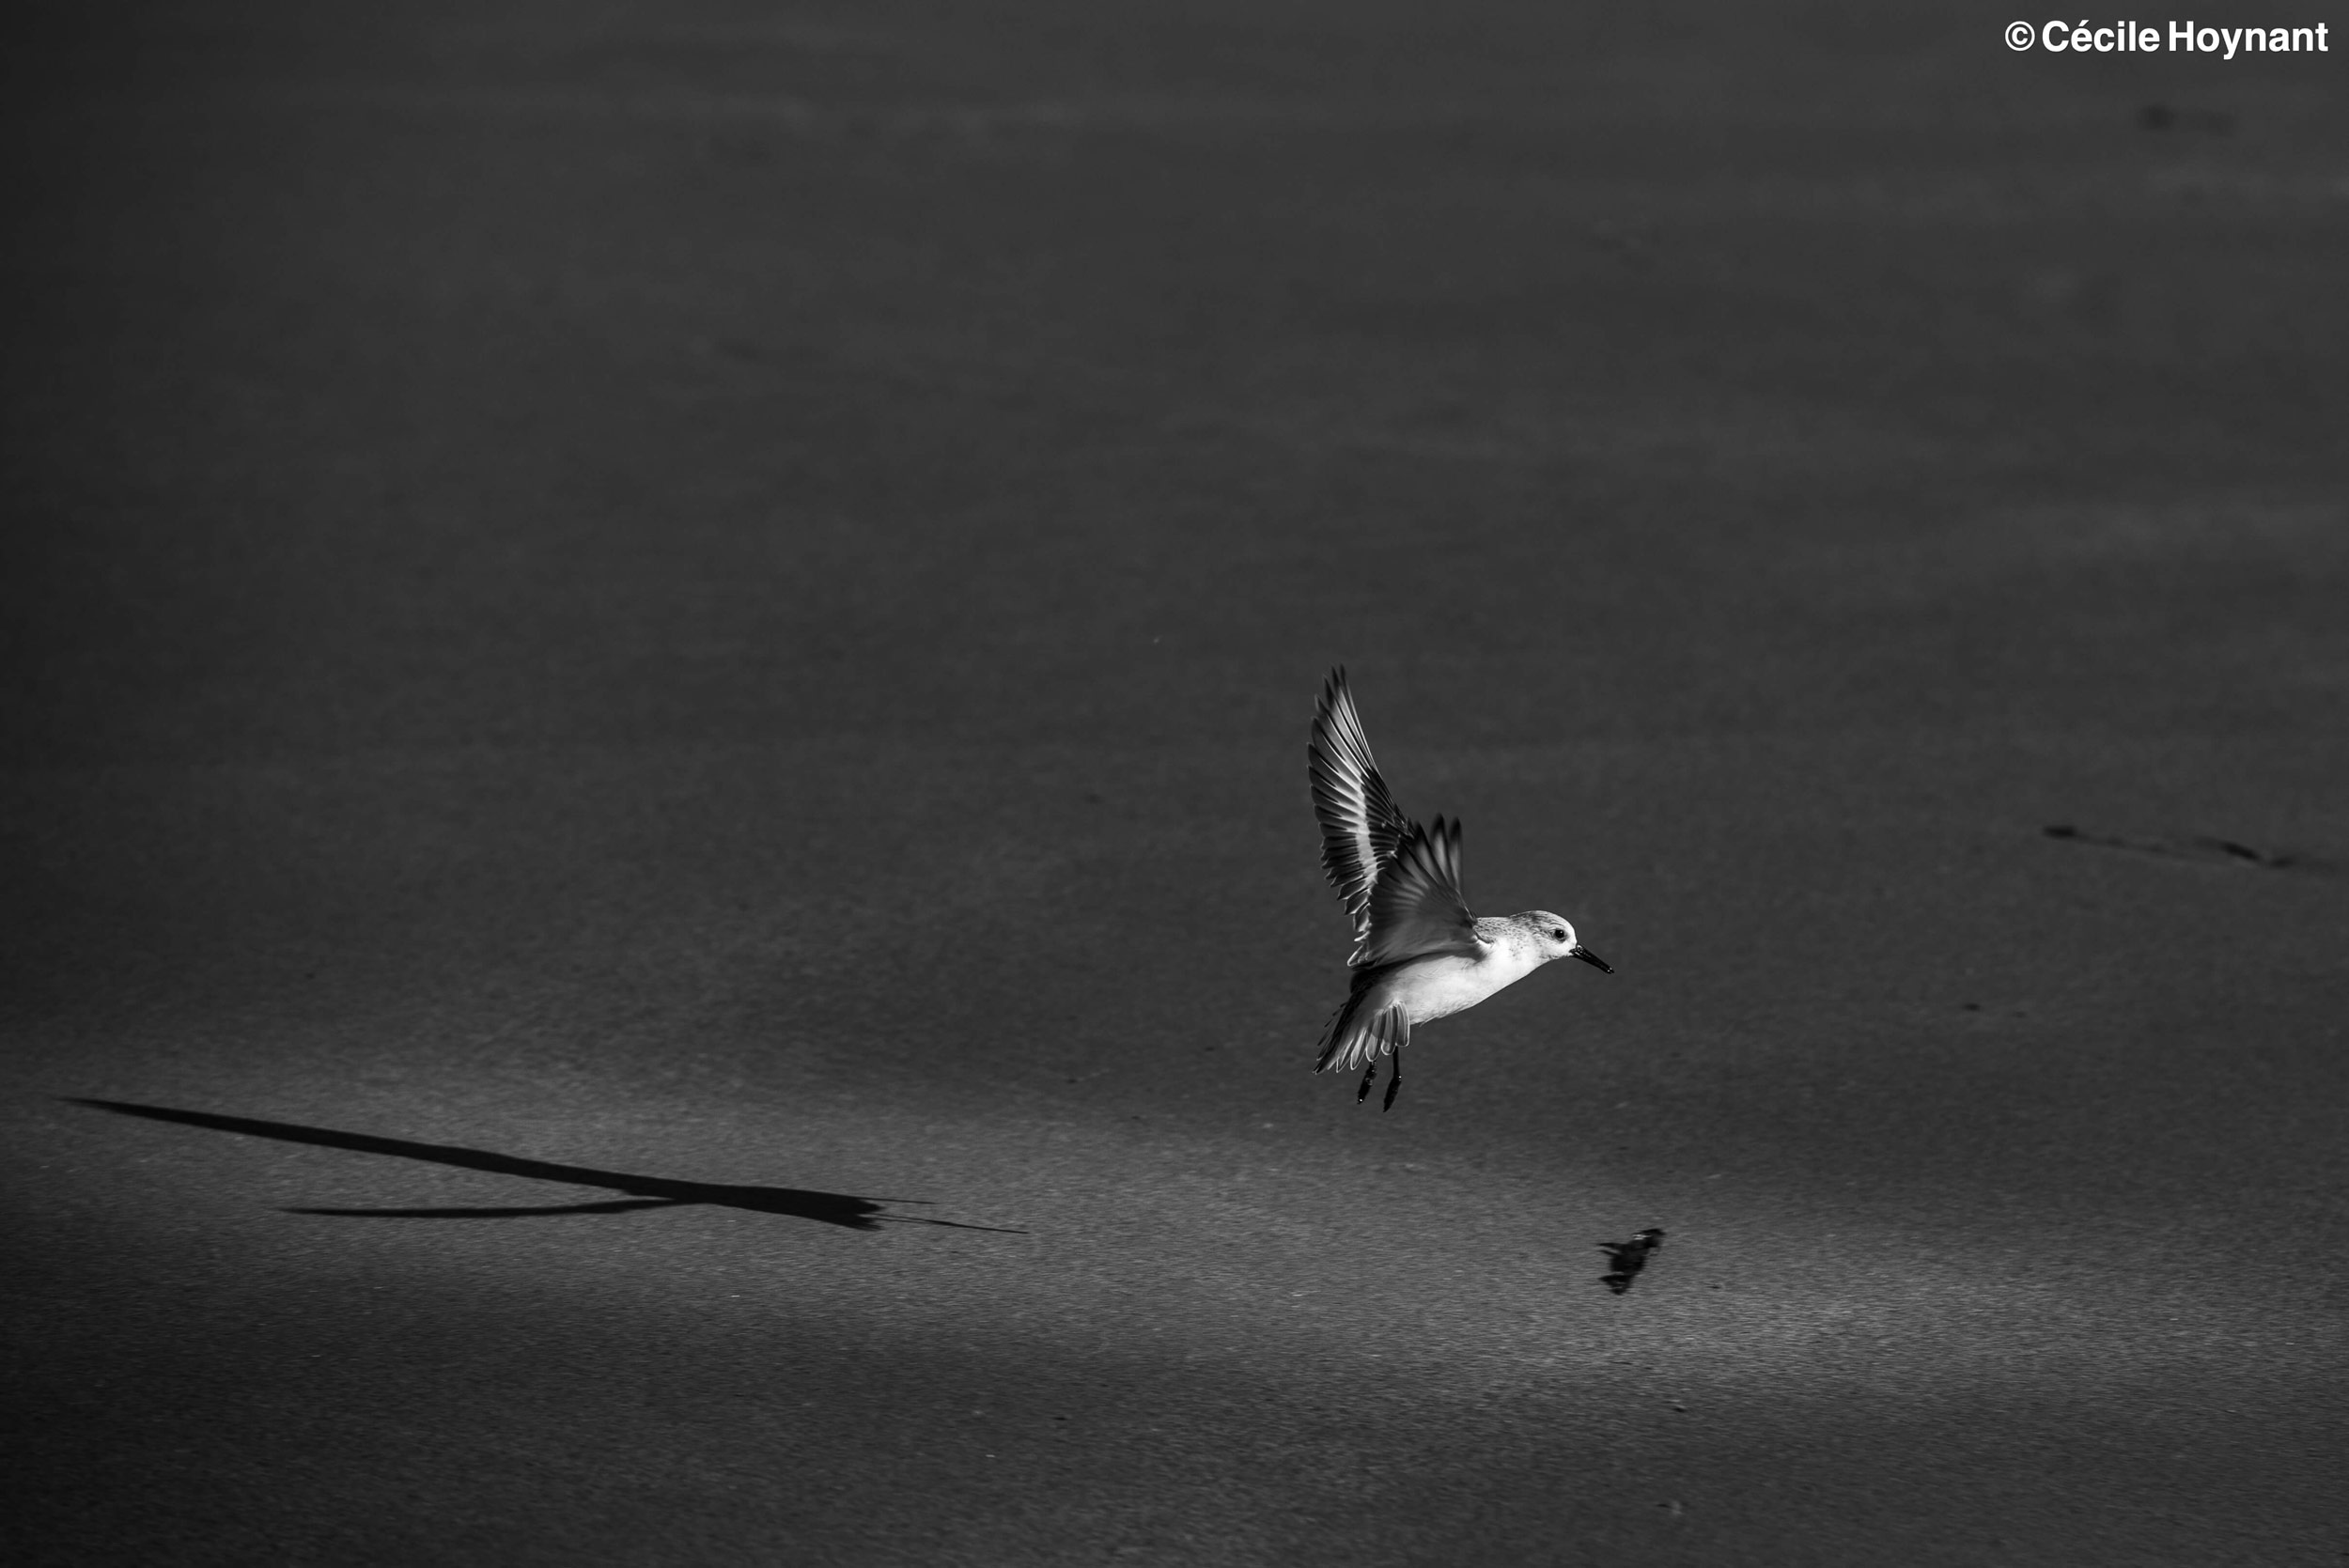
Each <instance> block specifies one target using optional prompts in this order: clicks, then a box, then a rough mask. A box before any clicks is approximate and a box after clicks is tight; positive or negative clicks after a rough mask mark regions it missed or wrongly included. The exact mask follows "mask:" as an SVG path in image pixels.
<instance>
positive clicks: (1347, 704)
mask: <svg viewBox="0 0 2349 1568" xmlns="http://www.w3.org/2000/svg"><path fill="white" fill-rule="evenodd" d="M1306 754H1307V757H1308V760H1309V761H1310V763H1311V766H1312V773H1313V787H1314V815H1315V818H1317V819H1318V820H1319V822H1320V824H1321V868H1322V870H1323V872H1324V873H1325V874H1327V876H1328V877H1329V878H1330V886H1331V887H1333V888H1335V889H1337V891H1338V897H1339V898H1341V899H1342V900H1344V901H1345V904H1346V913H1347V914H1348V915H1349V916H1351V917H1352V918H1353V921H1354V953H1353V955H1352V956H1351V957H1350V958H1348V959H1347V960H1346V961H1347V962H1348V963H1349V964H1350V965H1352V966H1353V969H1354V975H1353V981H1354V983H1353V986H1352V988H1351V990H1350V991H1349V993H1348V995H1347V996H1346V1004H1345V1005H1344V1006H1343V1007H1340V1008H1339V1009H1338V1011H1337V1013H1336V1015H1335V1016H1334V1017H1332V1018H1331V1019H1330V1032H1329V1033H1328V1034H1327V1035H1326V1036H1325V1037H1324V1039H1323V1041H1322V1048H1321V1059H1320V1060H1319V1061H1318V1062H1317V1063H1315V1071H1316V1072H1319V1071H1322V1070H1324V1069H1327V1068H1331V1067H1335V1068H1339V1069H1341V1070H1345V1069H1351V1068H1355V1067H1367V1068H1368V1070H1369V1071H1368V1075H1367V1076H1365V1077H1364V1079H1363V1080H1362V1090H1361V1093H1362V1094H1363V1095H1367V1094H1369V1092H1370V1083H1371V1079H1372V1078H1375V1077H1376V1076H1377V1071H1378V1060H1379V1058H1381V1057H1383V1056H1386V1055H1389V1054H1391V1053H1392V1054H1395V1055H1396V1074H1397V1076H1396V1078H1395V1079H1394V1080H1392V1081H1391V1082H1390V1083H1389V1084H1388V1086H1387V1104H1388V1105H1390V1106H1392V1104H1393V1103H1394V1092H1395V1088H1396V1086H1397V1084H1399V1083H1400V1081H1401V1078H1400V1074H1401V1057H1400V1054H1399V1053H1400V1052H1401V1050H1402V1049H1403V1048H1404V1047H1405V1046H1406V1045H1408V1044H1409V1043H1410V1038H1411V1026H1412V1025H1414V1024H1422V1023H1426V1022H1428V1021H1430V1020H1432V1019H1435V1018H1440V1017H1446V1016H1447V1015H1449V1014H1453V1013H1457V1012H1459V1011H1460V1010H1461V1009H1462V1008H1465V1007H1473V1006H1475V1005H1476V1004H1477V1003H1478V1002H1480V1001H1484V1000H1485V999H1486V997H1488V996H1490V995H1492V994H1493V993H1494V992H1495V991H1498V990H1500V989H1501V987H1502V986H1507V985H1509V984H1511V983H1512V982H1514V981H1517V980H1520V979H1522V978H1524V977H1525V976H1526V975H1528V974H1531V973H1532V971H1533V970H1537V969H1539V968H1540V967H1541V966H1542V965H1544V964H1546V963H1548V962H1549V961H1550V960H1551V959H1553V958H1579V959H1582V960H1583V961H1584V962H1586V963H1590V964H1595V965H1596V966H1597V967H1598V968H1600V969H1602V970H1607V972H1608V973H1610V974H1612V973H1613V972H1614V970H1611V969H1610V968H1609V967H1608V965H1607V964H1606V962H1605V961H1604V960H1602V959H1601V958H1600V957H1599V956H1598V955H1596V954H1595V953H1593V952H1592V951H1591V950H1590V949H1589V948H1587V947H1584V946H1583V945H1582V944H1581V943H1580V942H1579V941H1578V940H1577V939H1575V934H1574V927H1573V926H1572V925H1571V924H1567V923H1566V922H1565V921H1564V920H1563V919H1562V918H1560V917H1559V916H1557V915H1553V914H1550V913H1549V912H1548V911H1547V910H1543V909H1532V910H1528V911H1527V912H1525V913H1524V914H1517V915H1507V916H1501V917H1497V918H1491V919H1486V920H1479V919H1477V918H1476V916H1475V915H1473V914H1471V913H1470V911H1469V907H1468V900H1467V899H1466V898H1465V897H1463V896H1462V895H1461V893H1460V825H1459V824H1458V823H1456V822H1447V821H1445V820H1444V819H1443V818H1442V817H1440V816H1439V817H1437V818H1436V819H1435V821H1434V823H1433V825H1432V826H1430V827H1426V828H1422V827H1421V826H1420V825H1419V824H1418V823H1416V822H1413V821H1412V820H1410V819H1409V818H1408V817H1407V816H1405V815H1403V813H1402V812H1401V811H1399V810H1398V809H1396V807H1395V803H1394V797H1393V796H1392V795H1390V794H1389V793H1388V792H1387V784H1386V781H1385V780H1384V779H1382V778H1380V777H1379V776H1378V765H1377V763H1376V762H1374V761H1373V760H1371V754H1370V741H1369V739H1368V738H1367V737H1364V736H1363V734H1362V721H1361V714H1359V713H1357V712H1356V711H1355V708H1354V695H1353V692H1352V691H1349V690H1348V689H1347V687H1346V671H1345V670H1344V669H1337V670H1332V671H1331V672H1330V678H1329V680H1328V681H1327V682H1326V683H1324V684H1323V686H1322V689H1321V701H1320V703H1319V704H1318V705H1317V706H1316V707H1315V712H1314V730H1313V740H1312V742H1311V744H1310V745H1309V746H1308V747H1307V748H1306ZM1357 1097H1358V1098H1359V1097H1360V1096H1357Z"/></svg>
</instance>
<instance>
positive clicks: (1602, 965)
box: [1566, 942, 1615, 974]
mask: <svg viewBox="0 0 2349 1568" xmlns="http://www.w3.org/2000/svg"><path fill="white" fill-rule="evenodd" d="M1566 956H1567V957H1569V958H1579V959H1581V960H1582V961H1583V962H1584V963H1586V964H1588V965H1590V966H1591V967H1592V968H1593V969H1595V970H1598V971H1599V972H1600V973H1601V974H1612V973H1614V972H1615V966H1614V965H1612V964H1610V963H1609V962H1608V961H1607V960H1606V959H1604V958H1602V957H1600V956H1599V955H1597V954H1595V953H1593V952H1592V951H1591V950H1590V949H1589V948H1587V947H1584V946H1583V945H1582V944H1581V943H1580V942H1577V943H1575V944H1574V945H1573V946H1572V947H1570V948H1568V949H1566Z"/></svg>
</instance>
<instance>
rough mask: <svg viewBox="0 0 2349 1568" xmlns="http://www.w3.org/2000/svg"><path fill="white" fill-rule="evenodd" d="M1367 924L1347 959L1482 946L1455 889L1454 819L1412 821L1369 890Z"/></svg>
mask: <svg viewBox="0 0 2349 1568" xmlns="http://www.w3.org/2000/svg"><path fill="white" fill-rule="evenodd" d="M1367 912H1368V915H1369V926H1368V929H1367V930H1366V931H1364V932H1363V934H1362V938H1361V945H1360V946H1359V947H1357V948H1356V949H1355V952H1354V956H1353V957H1352V958H1351V959H1350V960H1348V962H1351V963H1354V964H1357V965H1368V964H1395V963H1400V962H1402V961H1403V960H1404V959H1406V958H1417V957H1422V956H1423V955H1428V954H1433V953H1456V954H1460V955H1464V956H1470V957H1472V956H1474V955H1477V954H1480V953H1482V952H1484V950H1485V944H1484V943H1483V942H1482V941H1481V940H1479V939H1477V935H1476V917H1475V916H1474V915H1472V914H1470V913H1469V908H1468V902H1467V900H1466V899H1464V898H1463V897H1461V895H1460V825H1459V824H1458V823H1457V822H1446V821H1445V820H1444V819H1443V818H1442V817H1440V816H1439V817H1438V818H1436V820H1435V823H1434V825H1433V826H1432V827H1428V828H1420V827H1418V826H1416V825H1414V826H1413V827H1412V828H1411V831H1409V833H1408V835H1406V837H1405V838H1404V840H1403V843H1402V846H1401V847H1399V848H1397V849H1396V850H1395V854H1394V859H1393V860H1392V861H1391V862H1388V864H1387V868H1386V870H1385V871H1383V872H1381V873H1380V874H1379V877H1378V885H1377V887H1375V888H1373V889H1372V890H1371V893H1370V907H1369V909H1368V911H1367Z"/></svg>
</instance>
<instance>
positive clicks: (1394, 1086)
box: [1358, 1047, 1403, 1116]
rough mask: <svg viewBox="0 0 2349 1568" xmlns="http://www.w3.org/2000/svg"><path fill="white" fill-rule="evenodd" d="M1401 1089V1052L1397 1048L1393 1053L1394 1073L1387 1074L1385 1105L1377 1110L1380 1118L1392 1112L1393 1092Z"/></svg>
mask: <svg viewBox="0 0 2349 1568" xmlns="http://www.w3.org/2000/svg"><path fill="white" fill-rule="evenodd" d="M1364 1087H1365V1088H1367V1087H1368V1085H1364ZM1402 1087H1403V1051H1402V1049H1401V1048H1399V1047H1398V1048H1396V1050H1395V1053H1394V1071H1392V1073H1389V1074H1388V1075H1387V1099H1386V1103H1385V1104H1384V1105H1381V1106H1380V1107H1379V1108H1378V1113H1379V1114H1380V1115H1381V1116H1383V1115H1385V1114H1386V1113H1387V1112H1388V1111H1390V1110H1393V1109H1394V1092H1395V1091H1396V1090H1398V1089H1400V1088H1402ZM1358 1103H1359V1102H1358Z"/></svg>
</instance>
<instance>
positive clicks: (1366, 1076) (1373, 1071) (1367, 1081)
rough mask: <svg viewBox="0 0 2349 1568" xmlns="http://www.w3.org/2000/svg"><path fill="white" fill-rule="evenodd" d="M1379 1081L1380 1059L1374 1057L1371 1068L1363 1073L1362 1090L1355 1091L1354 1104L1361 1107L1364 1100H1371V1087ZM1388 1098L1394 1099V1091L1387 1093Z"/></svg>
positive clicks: (1371, 1060)
mask: <svg viewBox="0 0 2349 1568" xmlns="http://www.w3.org/2000/svg"><path fill="white" fill-rule="evenodd" d="M1377 1081H1378V1059H1377V1057H1375V1056H1374V1057H1372V1058H1371V1059H1370V1066H1369V1067H1368V1068H1366V1069H1365V1070H1364V1071H1363V1073H1362V1086H1361V1088H1360V1089H1357V1090H1355V1091H1354V1103H1355V1104H1356V1105H1360V1104H1361V1103H1362V1102H1363V1101H1364V1100H1366V1099H1368V1098H1370V1086H1371V1085H1372V1084H1374V1083H1376V1082H1377ZM1387 1098H1389V1099H1392V1098H1394V1091H1393V1090H1392V1089H1390V1090H1388V1091H1387Z"/></svg>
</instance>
